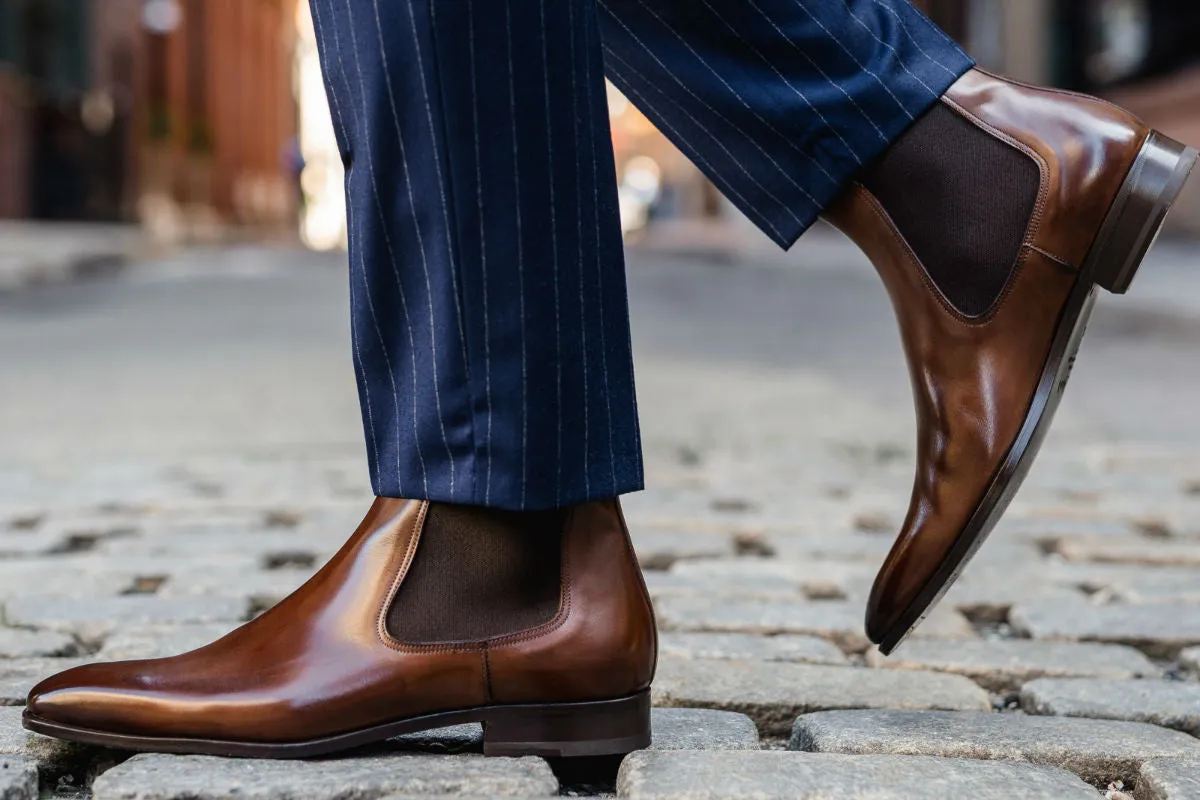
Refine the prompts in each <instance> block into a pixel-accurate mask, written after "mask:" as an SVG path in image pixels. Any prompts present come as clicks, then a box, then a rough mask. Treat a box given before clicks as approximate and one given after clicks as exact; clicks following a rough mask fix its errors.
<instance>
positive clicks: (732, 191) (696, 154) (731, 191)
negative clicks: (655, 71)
mask: <svg viewBox="0 0 1200 800" xmlns="http://www.w3.org/2000/svg"><path fill="white" fill-rule="evenodd" d="M605 50H606V51H607V52H608V53H609V55H611V56H613V57H614V58H616V59H617V60H618V61H621V59H620V57H619V56H617V55H616V54H615V53H613V52H612V50H610V49H608V48H607V47H606V48H605ZM621 63H622V64H623V65H625V66H626V67H629V64H627V63H626V62H624V61H621ZM608 71H609V72H610V73H611V74H612V75H615V76H616V77H617V78H619V79H620V81H621V83H623V84H624V86H622V87H621V91H623V92H625V93H626V94H632V95H634V98H635V99H636V100H640V101H641V103H642V104H643V107H644V108H654V106H652V105H650V103H649V101H648V100H647V99H646V96H645V95H644V94H642V93H641V92H639V91H638V90H637V89H634V88H633V84H632V83H631V82H630V80H629V79H628V78H626V77H625V76H624V75H623V74H622V73H621V72H619V71H618V70H616V69H615V68H614V67H613V66H612V64H611V63H610V64H609V66H608ZM646 85H647V86H648V87H650V88H651V89H653V90H654V91H656V92H658V93H659V94H660V95H662V96H663V97H664V98H665V99H667V100H670V98H669V97H667V95H666V94H665V93H663V91H662V89H659V88H658V87H657V86H655V85H654V84H653V83H650V82H649V81H647V82H646ZM656 124H659V125H661V126H662V127H663V128H666V129H667V132H669V133H670V134H671V135H672V136H674V137H675V139H676V140H677V141H678V142H679V143H680V144H681V147H680V149H684V148H686V149H687V150H688V151H690V152H689V153H688V157H689V158H691V159H692V160H693V161H695V162H697V163H698V164H700V165H701V166H702V167H707V168H708V173H709V174H710V175H711V176H712V178H713V182H714V183H716V184H717V185H718V186H719V187H720V188H721V191H722V192H724V193H725V194H727V195H732V196H733V197H735V198H737V199H738V200H741V201H742V203H744V204H745V206H746V208H748V209H750V210H752V211H753V212H754V213H755V214H756V215H757V216H758V217H759V219H760V220H761V221H762V224H763V225H765V226H766V227H768V228H770V229H771V230H772V231H774V233H775V235H776V236H778V237H779V238H780V239H783V238H785V237H784V235H783V233H781V232H780V230H779V229H778V228H776V227H775V226H774V225H773V224H772V223H771V220H770V219H768V218H767V217H766V216H765V215H764V214H763V213H762V212H761V211H759V210H758V207H757V206H755V205H754V204H753V203H751V202H750V201H748V200H747V199H746V198H745V197H744V196H743V195H742V194H741V192H739V191H738V190H737V189H736V188H734V186H733V184H731V183H730V182H729V181H728V180H726V179H725V178H724V177H723V176H722V175H721V173H719V172H718V171H717V170H715V169H713V166H712V164H710V163H709V162H708V161H707V160H706V159H705V158H704V156H702V155H701V154H700V150H698V149H697V148H696V147H695V146H694V145H693V144H692V143H691V142H689V141H688V140H687V139H686V138H684V137H683V135H682V134H681V133H680V132H679V130H678V129H677V128H676V127H675V126H673V125H672V124H671V123H670V122H668V121H667V118H666V117H665V116H663V117H660V118H659V121H658V123H656Z"/></svg>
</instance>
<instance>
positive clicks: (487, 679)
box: [479, 642, 492, 703]
mask: <svg viewBox="0 0 1200 800" xmlns="http://www.w3.org/2000/svg"><path fill="white" fill-rule="evenodd" d="M479 652H480V654H481V655H482V656H483V702H485V703H490V702H492V667H491V658H490V657H489V656H488V643H487V642H484V643H483V649H482V650H480V651H479Z"/></svg>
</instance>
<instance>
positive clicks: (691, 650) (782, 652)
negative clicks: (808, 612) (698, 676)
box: [658, 632, 846, 664]
mask: <svg viewBox="0 0 1200 800" xmlns="http://www.w3.org/2000/svg"><path fill="white" fill-rule="evenodd" d="M658 649H659V652H660V653H661V654H663V655H665V656H679V657H682V658H707V659H731V660H735V661H736V660H745V661H795V662H797V663H807V664H845V663H846V656H844V655H843V654H842V651H841V650H839V649H837V648H836V647H834V646H833V645H832V644H830V643H829V642H827V641H825V640H824V639H820V638H818V637H816V636H799V635H794V634H780V635H778V636H757V635H755V634H752V633H670V632H668V633H663V634H660V635H659V637H658Z"/></svg>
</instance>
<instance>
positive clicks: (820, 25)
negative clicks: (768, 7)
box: [750, 0, 913, 124]
mask: <svg viewBox="0 0 1200 800" xmlns="http://www.w3.org/2000/svg"><path fill="white" fill-rule="evenodd" d="M750 2H753V0H750ZM796 5H797V6H799V7H800V9H801V10H802V11H803V12H804V13H805V14H808V18H809V19H811V20H812V21H813V22H815V23H817V27H818V28H820V29H821V30H823V31H824V32H825V35H826V36H827V37H829V39H830V41H832V42H835V43H836V44H837V46H838V47H840V48H842V52H843V53H845V54H846V55H848V56H850V60H851V61H853V62H854V64H855V66H857V67H858V68H859V69H861V70H862V71H863V72H865V73H867V74H868V75H870V76H871V77H872V78H874V79H875V82H876V83H878V84H879V85H880V87H882V88H883V90H884V91H885V92H887V93H888V96H889V97H891V98H892V99H893V100H895V101H896V107H897V108H899V109H900V110H901V111H903V112H904V115H905V116H906V117H908V118H909V119H913V115H912V112H911V111H909V110H908V108H907V106H905V105H904V103H901V102H900V98H899V97H896V95H895V94H894V93H893V92H892V87H890V86H888V85H887V84H886V83H884V82H883V79H882V78H880V77H879V75H877V74H876V73H875V72H873V71H871V70H869V69H867V65H866V64H864V63H862V62H861V61H859V60H858V56H856V55H854V53H852V52H850V48H848V47H846V45H844V44H842V40H841V39H839V38H837V37H836V36H834V35H833V31H831V30H829V28H826V27H825V24H824V23H823V22H821V20H819V19H817V15H816V14H814V13H812V12H811V11H809V10H808V6H806V5H805V4H804V0H796ZM847 11H849V9H847ZM851 16H854V15H853V14H851ZM772 24H774V23H772ZM876 38H878V37H876ZM809 60H810V61H812V59H809ZM812 64H813V66H816V62H815V61H812ZM817 71H818V72H821V75H822V76H823V77H824V78H825V79H826V80H830V78H829V76H828V75H825V73H824V72H822V71H821V68H820V67H817ZM872 124H874V123H872Z"/></svg>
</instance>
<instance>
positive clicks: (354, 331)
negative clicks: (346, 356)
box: [312, 3, 400, 494]
mask: <svg viewBox="0 0 1200 800" xmlns="http://www.w3.org/2000/svg"><path fill="white" fill-rule="evenodd" d="M312 14H313V18H314V19H315V20H316V21H317V25H318V30H323V28H322V27H321V26H320V15H319V13H318V11H317V4H316V3H313V8H312ZM324 49H325V48H318V51H317V57H318V60H319V61H320V62H321V69H322V70H323V71H324V72H325V74H326V75H328V76H330V77H331V78H332V76H333V72H332V71H331V70H330V69H329V65H328V63H327V62H326V60H325V55H324V53H323V52H322V51H323V50H324ZM329 95H330V98H331V99H332V102H333V105H332V107H331V108H330V117H331V121H332V122H333V123H334V125H336V126H337V127H338V129H339V130H340V132H341V134H342V141H344V142H348V141H349V139H348V138H347V136H346V126H345V123H344V122H342V118H341V117H342V113H341V105H340V104H339V103H338V99H337V97H336V96H335V95H334V94H333V92H329ZM351 168H353V164H351ZM346 235H347V237H353V236H354V223H353V209H352V208H350V204H349V203H347V204H346ZM356 252H357V251H356ZM353 309H354V304H353V303H351V312H352V313H353ZM350 343H351V349H352V350H353V352H354V363H355V364H356V365H357V367H358V375H359V377H360V378H361V380H362V385H363V389H362V396H363V405H365V406H366V411H367V432H368V435H369V436H370V440H371V453H372V454H373V458H372V463H374V464H375V467H376V469H378V467H379V441H378V440H377V439H376V437H375V413H374V411H372V408H371V384H370V382H369V381H368V380H367V368H366V365H365V364H364V363H363V359H362V349H361V345H360V344H359V341H358V328H357V326H355V325H351V326H350ZM396 406H397V414H399V398H398V397H397V404H396ZM397 431H399V426H398V425H397ZM396 483H397V494H400V491H399V483H400V476H399V475H397V476H396Z"/></svg>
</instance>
